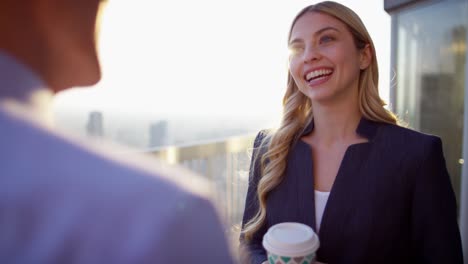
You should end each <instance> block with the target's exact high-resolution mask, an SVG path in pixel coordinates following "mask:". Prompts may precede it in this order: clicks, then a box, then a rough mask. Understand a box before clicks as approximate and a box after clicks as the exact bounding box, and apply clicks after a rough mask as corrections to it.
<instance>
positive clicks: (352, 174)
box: [314, 119, 377, 262]
mask: <svg viewBox="0 0 468 264" xmlns="http://www.w3.org/2000/svg"><path fill="white" fill-rule="evenodd" d="M376 131H377V123H374V122H372V121H369V120H366V119H361V122H360V123H359V126H358V129H357V133H358V134H360V135H362V136H364V137H366V138H368V140H369V142H366V143H359V144H354V145H351V146H349V147H348V149H347V150H346V153H345V155H344V157H343V160H342V162H341V165H340V168H339V170H338V174H337V176H336V179H335V182H334V183H333V186H332V189H331V192H330V196H329V198H328V202H327V205H326V207H325V211H324V213H323V217H322V223H321V226H320V233H319V237H320V248H319V251H318V255H319V257H320V259H321V260H322V261H326V262H328V261H331V260H333V258H334V257H335V258H336V256H337V254H338V255H339V252H343V250H345V249H344V248H343V247H344V245H345V244H346V243H348V242H349V241H348V242H346V241H347V238H349V234H353V232H352V230H350V229H352V226H353V225H352V221H354V220H356V219H353V217H355V208H356V206H357V205H359V204H362V201H361V198H362V197H365V196H363V195H361V193H360V191H361V190H363V188H365V186H367V184H366V182H368V180H367V179H366V177H369V176H365V175H368V174H367V173H364V172H363V171H365V170H366V167H367V164H368V163H367V160H368V158H369V155H370V153H371V149H372V139H373V137H374V135H375V133H376ZM314 215H315V214H314ZM314 218H315V216H314Z"/></svg>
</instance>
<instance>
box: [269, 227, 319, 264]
mask: <svg viewBox="0 0 468 264" xmlns="http://www.w3.org/2000/svg"><path fill="white" fill-rule="evenodd" d="M319 246H320V242H319V239H318V236H317V235H316V234H315V232H314V230H312V228H310V227H309V226H307V225H304V224H301V223H293V222H286V223H280V224H276V225H274V226H272V227H270V228H269V229H268V231H267V233H266V234H265V235H264V236H263V247H264V248H265V250H266V251H267V252H268V262H269V263H270V264H283V263H287V264H296V263H297V264H303V263H307V264H308V263H313V262H314V260H315V252H316V251H317V249H318V248H319Z"/></svg>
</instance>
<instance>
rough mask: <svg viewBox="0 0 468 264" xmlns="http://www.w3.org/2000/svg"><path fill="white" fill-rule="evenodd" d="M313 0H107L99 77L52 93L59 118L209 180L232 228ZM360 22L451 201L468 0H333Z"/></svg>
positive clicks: (385, 81)
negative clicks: (295, 33) (431, 141)
mask: <svg viewBox="0 0 468 264" xmlns="http://www.w3.org/2000/svg"><path fill="white" fill-rule="evenodd" d="M316 2H318V1H301V0H288V1H267V0H255V1H248V0H238V1H222V0H221V1H220V0H200V1H190V0H178V1H175V0H174V1H154V0H132V1H126V0H112V1H108V3H107V7H106V9H105V10H104V13H103V17H102V27H101V29H100V36H99V39H100V42H99V48H100V56H101V61H102V68H103V79H102V81H101V82H100V83H99V84H98V85H96V86H95V87H88V88H79V89H73V90H70V91H67V92H63V93H61V94H60V95H59V96H57V97H56V99H55V102H54V117H55V121H56V124H57V126H59V127H61V128H62V129H65V130H68V131H71V132H73V133H76V134H78V135H81V136H87V137H92V138H94V139H96V140H106V141H108V140H110V141H113V142H117V143H118V144H123V145H125V146H128V147H129V148H130V151H129V153H130V154H131V152H132V150H133V151H134V152H145V153H148V154H151V155H155V156H158V157H160V158H162V159H165V160H166V161H168V162H170V163H174V164H182V165H183V166H186V167H188V168H189V169H192V170H194V171H197V172H199V173H200V174H202V175H203V176H205V177H206V178H208V179H210V180H211V181H212V182H213V183H214V184H215V185H216V188H217V190H218V196H219V197H218V198H219V199H218V201H219V203H220V209H221V212H222V214H223V216H224V217H225V219H226V221H227V223H228V226H229V227H230V230H229V231H232V232H235V231H236V226H238V225H239V224H240V219H241V216H242V210H243V206H244V199H245V193H246V188H247V178H248V168H249V163H250V156H249V153H250V148H251V147H252V140H253V137H254V136H255V134H256V133H257V132H258V131H259V130H260V129H264V128H271V127H275V126H277V124H278V123H279V119H280V116H281V100H282V96H283V93H284V90H285V87H286V76H287V57H288V50H287V34H288V30H289V27H290V23H291V22H292V20H293V18H294V16H295V15H296V14H297V12H298V11H299V10H300V9H302V8H303V7H305V6H307V5H310V4H313V3H316ZM338 2H340V3H342V4H344V5H346V6H348V7H350V8H351V9H353V10H354V11H355V12H356V13H357V14H358V15H359V16H360V17H361V18H362V20H363V22H364V24H365V25H366V27H367V28H368V30H369V32H370V34H371V36H372V38H373V40H374V43H375V46H376V51H377V56H378V61H379V74H380V83H379V89H380V94H381V97H382V98H383V99H384V100H385V101H387V102H388V103H389V106H388V107H389V108H390V109H392V110H393V111H395V112H396V113H397V114H398V115H399V116H400V117H401V118H402V119H403V120H404V121H406V122H407V123H408V124H409V126H410V127H412V128H414V129H416V130H420V131H423V132H426V133H430V134H436V135H439V136H440V137H442V139H443V142H444V151H445V157H446V161H447V165H448V169H449V172H450V175H451V177H452V183H453V185H454V188H455V191H456V194H457V198H458V200H459V201H460V189H461V185H460V184H461V175H462V165H463V163H464V160H463V158H462V149H463V142H464V141H463V124H464V109H465V108H464V104H465V100H464V98H465V93H464V91H465V89H466V85H467V84H466V81H465V80H466V78H467V73H466V60H467V53H466V43H467V36H466V31H467V27H468V1H467V0H419V1H414V0H406V1H405V0H393V1H392V0H385V1H383V0H381V1H362V0H341V1H338Z"/></svg>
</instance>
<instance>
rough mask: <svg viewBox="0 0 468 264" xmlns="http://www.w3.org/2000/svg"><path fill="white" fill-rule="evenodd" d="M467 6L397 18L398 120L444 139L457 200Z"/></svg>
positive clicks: (423, 9) (419, 10) (456, 3)
mask: <svg viewBox="0 0 468 264" xmlns="http://www.w3.org/2000/svg"><path fill="white" fill-rule="evenodd" d="M467 10H468V2H467V1H463V0H447V1H438V2H437V3H433V4H428V5H424V6H418V7H416V8H414V9H411V10H408V11H405V12H401V13H398V14H397V15H395V19H396V21H397V22H396V24H397V30H396V34H397V36H396V37H397V48H396V56H397V58H396V59H397V60H396V61H397V62H396V63H397V65H396V69H397V71H396V72H397V76H396V78H397V83H396V84H397V92H396V102H393V103H394V105H395V109H396V112H397V114H398V115H399V116H400V118H402V119H403V120H404V121H406V122H407V123H408V124H409V126H410V127H412V128H414V129H417V130H420V131H422V132H425V133H429V134H435V135H438V136H440V137H441V138H442V141H443V144H444V146H443V147H444V154H445V158H446V162H447V167H448V170H449V173H450V175H451V177H452V183H453V185H454V189H455V192H456V194H457V197H458V195H459V191H460V190H459V189H460V175H461V167H462V166H461V164H462V163H463V160H462V145H463V138H462V137H463V111H464V90H465V65H466V31H467V25H468V11H467Z"/></svg>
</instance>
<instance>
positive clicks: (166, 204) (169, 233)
mask: <svg viewBox="0 0 468 264" xmlns="http://www.w3.org/2000/svg"><path fill="white" fill-rule="evenodd" d="M100 5H101V3H100V1H99V0H0V263H86V264H91V263H113V264H116V263H232V262H233V260H232V258H231V254H230V250H229V246H228V243H227V240H226V237H225V235H224V232H223V226H222V224H221V221H220V219H219V216H218V214H217V212H216V210H215V208H214V206H213V204H212V202H211V200H210V195H211V191H210V190H211V189H209V188H208V187H207V185H206V182H203V181H202V180H201V179H199V178H197V176H194V175H190V174H189V173H188V172H185V171H181V170H179V169H176V168H169V167H164V166H163V165H162V164H161V163H159V162H156V163H155V162H153V160H145V159H144V158H138V159H136V160H135V161H128V157H126V158H125V161H124V160H123V159H122V158H120V157H113V156H112V154H109V153H110V152H109V150H108V149H107V148H101V147H95V146H92V147H91V146H89V144H88V143H82V142H78V141H77V140H74V139H70V137H68V136H64V135H61V134H60V132H57V131H55V130H53V129H51V128H50V127H49V126H48V125H47V124H46V122H44V119H43V117H44V116H46V115H44V112H45V111H44V110H47V108H48V104H49V103H50V100H51V98H52V96H53V95H54V94H55V93H57V92H59V91H62V90H65V89H68V88H70V87H75V86H87V85H92V84H95V83H96V82H98V81H99V79H100V66H99V62H98V56H97V52H96V44H95V42H96V41H95V24H96V17H97V14H98V11H99V9H100ZM148 161H149V162H148ZM188 182H190V184H191V185H192V186H187V183H188ZM193 185H195V186H193Z"/></svg>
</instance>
